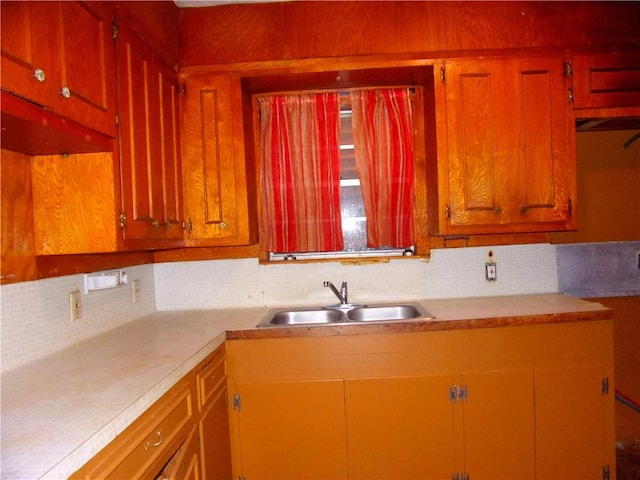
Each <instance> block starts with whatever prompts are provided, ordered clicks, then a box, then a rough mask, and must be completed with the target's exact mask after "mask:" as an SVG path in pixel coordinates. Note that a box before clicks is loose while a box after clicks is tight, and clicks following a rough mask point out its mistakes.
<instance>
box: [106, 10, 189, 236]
mask: <svg viewBox="0 0 640 480" xmlns="http://www.w3.org/2000/svg"><path fill="white" fill-rule="evenodd" d="M117 29H118V32H117V59H118V80H117V85H118V109H119V118H120V151H119V153H120V165H121V176H122V198H123V217H122V218H123V225H124V227H123V236H124V244H125V246H126V247H127V248H132V247H138V248H156V247H159V246H163V247H170V246H180V245H181V243H182V237H183V231H184V230H183V225H184V224H183V219H182V184H181V165H180V137H179V126H178V95H179V85H178V78H177V74H176V73H175V72H174V71H173V70H172V69H171V68H169V67H168V66H167V65H165V64H164V63H163V62H162V60H161V59H160V57H159V56H158V55H157V54H156V53H155V52H154V51H153V50H152V49H151V47H150V46H148V45H147V44H146V43H145V42H144V41H143V40H142V38H140V37H139V36H138V35H137V34H136V33H135V32H133V31H132V30H131V29H130V28H128V27H127V26H126V25H125V24H124V23H122V22H120V21H119V22H118V24H117Z"/></svg>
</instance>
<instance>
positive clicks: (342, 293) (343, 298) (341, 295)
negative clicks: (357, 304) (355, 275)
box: [323, 282, 349, 305]
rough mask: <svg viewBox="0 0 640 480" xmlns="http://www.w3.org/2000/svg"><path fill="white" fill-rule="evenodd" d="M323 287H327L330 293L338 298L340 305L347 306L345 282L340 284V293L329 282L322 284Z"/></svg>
mask: <svg viewBox="0 0 640 480" xmlns="http://www.w3.org/2000/svg"><path fill="white" fill-rule="evenodd" d="M323 285H324V286H325V287H329V288H330V289H331V291H332V292H333V293H334V294H335V295H336V297H338V300H340V304H341V305H348V304H349V300H348V298H347V295H348V294H347V282H342V286H341V287H340V291H338V289H337V288H336V286H335V285H334V284H333V283H331V282H324V283H323Z"/></svg>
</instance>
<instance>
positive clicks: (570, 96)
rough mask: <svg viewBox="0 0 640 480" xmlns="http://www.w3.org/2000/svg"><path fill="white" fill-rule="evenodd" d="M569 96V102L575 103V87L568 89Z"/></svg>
mask: <svg viewBox="0 0 640 480" xmlns="http://www.w3.org/2000/svg"><path fill="white" fill-rule="evenodd" d="M567 96H568V98H567V100H568V101H569V103H573V88H570V89H569V90H568V95H567Z"/></svg>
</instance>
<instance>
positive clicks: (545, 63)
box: [439, 57, 576, 234]
mask: <svg viewBox="0 0 640 480" xmlns="http://www.w3.org/2000/svg"><path fill="white" fill-rule="evenodd" d="M444 69H445V70H444V78H445V82H446V85H445V89H446V135H447V141H446V142H445V143H446V144H447V145H448V151H447V152H445V154H444V155H441V158H443V159H444V160H443V161H442V163H441V165H440V166H439V168H443V170H444V172H446V173H445V174H444V175H443V176H441V179H445V181H444V182H443V181H441V185H440V186H439V187H440V212H439V216H440V230H441V232H440V233H465V234H474V233H511V232H535V231H553V230H566V229H572V228H575V189H576V187H575V185H576V178H575V155H574V151H575V146H574V133H573V129H572V128H573V125H572V123H571V119H570V115H569V108H570V107H569V106H568V100H567V99H568V97H567V95H568V94H567V90H566V87H565V79H564V74H563V59H562V58H561V57H553V58H549V57H532V58H509V59H469V60H459V61H448V62H446V63H445V67H444Z"/></svg>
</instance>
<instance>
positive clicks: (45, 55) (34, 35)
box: [0, 2, 61, 107]
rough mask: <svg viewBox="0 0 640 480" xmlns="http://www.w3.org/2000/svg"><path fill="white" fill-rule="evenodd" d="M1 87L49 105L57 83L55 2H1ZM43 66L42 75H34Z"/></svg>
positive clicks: (57, 7) (58, 60) (57, 50)
mask: <svg viewBox="0 0 640 480" xmlns="http://www.w3.org/2000/svg"><path fill="white" fill-rule="evenodd" d="M0 6H1V8H2V13H1V15H0V17H1V19H2V30H1V35H2V40H1V42H0V45H1V49H2V69H1V72H2V88H4V89H6V90H9V91H11V92H13V93H16V94H18V95H20V96H21V97H25V98H28V99H29V100H31V101H33V102H35V103H38V104H40V105H44V106H49V107H51V105H52V103H53V99H54V98H55V95H53V94H52V92H53V91H54V90H55V89H56V86H57V85H59V83H60V73H59V69H58V68H55V67H54V66H57V65H59V64H60V58H59V56H60V51H61V48H60V45H59V41H60V37H59V36H58V30H57V29H58V27H57V19H58V17H59V6H58V4H57V3H55V2H2V3H1V4H0ZM37 69H40V70H42V73H43V74H44V78H43V79H42V81H38V80H37V79H36V77H35V76H34V73H35V72H36V70H37Z"/></svg>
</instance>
